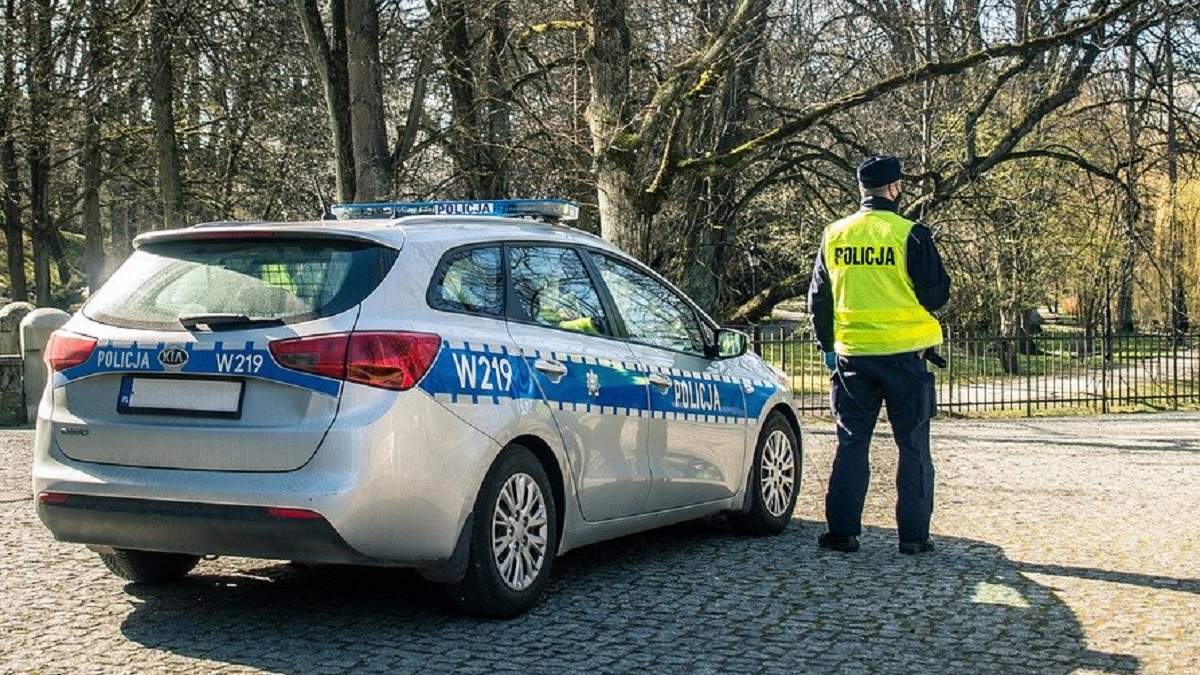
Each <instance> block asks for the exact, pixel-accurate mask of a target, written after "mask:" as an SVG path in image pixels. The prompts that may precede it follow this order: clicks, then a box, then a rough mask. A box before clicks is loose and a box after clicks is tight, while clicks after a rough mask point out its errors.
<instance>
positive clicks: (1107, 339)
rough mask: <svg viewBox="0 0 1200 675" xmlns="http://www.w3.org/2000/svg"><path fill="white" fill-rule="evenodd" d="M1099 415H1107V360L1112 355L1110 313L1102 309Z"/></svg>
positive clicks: (1107, 309) (1106, 309)
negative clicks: (1102, 332) (1102, 334)
mask: <svg viewBox="0 0 1200 675" xmlns="http://www.w3.org/2000/svg"><path fill="white" fill-rule="evenodd" d="M1100 350H1101V352H1102V353H1101V354H1100V413H1101V414H1104V415H1107V414H1108V359H1109V354H1111V353H1112V312H1111V310H1110V309H1109V308H1108V307H1105V309H1104V336H1103V337H1102V338H1101V339H1100Z"/></svg>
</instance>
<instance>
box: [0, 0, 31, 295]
mask: <svg viewBox="0 0 1200 675" xmlns="http://www.w3.org/2000/svg"><path fill="white" fill-rule="evenodd" d="M16 22H17V12H16V3H15V0H6V2H5V3H4V35H3V46H0V50H3V59H4V74H3V77H4V79H3V82H0V87H2V88H0V139H3V140H2V141H0V189H2V190H3V210H4V241H5V251H6V252H7V253H8V280H9V288H8V295H9V297H11V298H12V299H13V300H17V301H24V300H27V299H29V287H28V284H27V282H26V281H25V244H24V241H25V236H24V232H23V231H22V227H21V177H20V168H19V167H18V165H17V145H16V141H15V140H14V139H13V129H12V120H13V108H14V105H15V101H16V98H17V78H16V70H15V68H14V66H13V64H14V63H15V62H16V58H15V55H14V54H13V53H12V52H13V49H12V48H13V45H14V44H15V41H14V39H13V27H14V26H15V25H16Z"/></svg>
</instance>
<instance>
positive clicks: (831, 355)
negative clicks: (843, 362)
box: [825, 352, 837, 371]
mask: <svg viewBox="0 0 1200 675" xmlns="http://www.w3.org/2000/svg"><path fill="white" fill-rule="evenodd" d="M825 367H826V368H828V369H829V370H831V371H832V370H835V369H836V368H837V352H825Z"/></svg>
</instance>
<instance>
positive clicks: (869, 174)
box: [858, 155, 900, 188]
mask: <svg viewBox="0 0 1200 675" xmlns="http://www.w3.org/2000/svg"><path fill="white" fill-rule="evenodd" d="M898 180H900V160H898V159H896V158H895V157H893V156H891V155H872V156H870V157H868V158H866V159H864V160H863V161H862V164H859V165H858V184H859V185H861V186H863V187H865V188H877V187H883V186H884V185H887V184H888V183H895V182H896V181H898Z"/></svg>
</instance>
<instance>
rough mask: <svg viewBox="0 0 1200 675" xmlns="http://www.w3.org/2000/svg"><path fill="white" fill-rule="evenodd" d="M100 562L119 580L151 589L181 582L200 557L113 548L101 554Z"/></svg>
mask: <svg viewBox="0 0 1200 675" xmlns="http://www.w3.org/2000/svg"><path fill="white" fill-rule="evenodd" d="M100 560H102V561H103V562H104V566H105V567H107V568H108V569H109V570H110V571H111V572H112V573H113V574H115V575H117V576H119V577H121V578H122V579H127V580H129V581H132V582H134V583H138V584H146V585H148V586H155V585H159V584H169V583H172V582H175V581H179V580H180V579H182V578H184V577H185V576H187V573H188V572H191V571H192V568H193V567H195V566H196V563H198V562H200V556H198V555H188V554H186V553H159V552H156V551H135V550H133V549H128V548H117V549H113V551H112V553H101V554H100Z"/></svg>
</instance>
